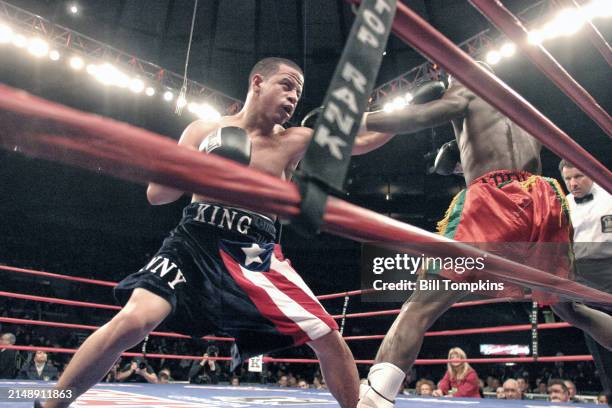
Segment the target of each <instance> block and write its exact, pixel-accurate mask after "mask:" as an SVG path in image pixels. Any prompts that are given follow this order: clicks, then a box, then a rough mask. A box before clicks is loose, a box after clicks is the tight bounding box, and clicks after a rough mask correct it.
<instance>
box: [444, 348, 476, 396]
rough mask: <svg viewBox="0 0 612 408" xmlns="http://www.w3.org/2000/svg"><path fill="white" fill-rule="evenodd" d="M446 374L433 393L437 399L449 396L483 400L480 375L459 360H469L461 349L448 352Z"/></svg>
mask: <svg viewBox="0 0 612 408" xmlns="http://www.w3.org/2000/svg"><path fill="white" fill-rule="evenodd" d="M448 359H449V360H450V361H449V362H448V364H447V369H446V374H444V377H443V378H442V380H440V382H439V383H438V389H437V390H435V391H434V392H433V395H434V396H435V397H441V396H443V395H449V396H454V397H470V398H481V396H480V392H479V391H480V387H479V382H478V374H476V371H475V370H474V369H473V368H472V367H471V366H470V365H469V364H468V363H466V362H461V361H459V360H465V359H467V356H466V355H465V352H464V351H463V350H462V349H460V348H459V347H454V348H452V349H450V350H449V351H448Z"/></svg>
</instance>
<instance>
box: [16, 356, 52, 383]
mask: <svg viewBox="0 0 612 408" xmlns="http://www.w3.org/2000/svg"><path fill="white" fill-rule="evenodd" d="M47 359H48V356H47V353H46V352H45V351H42V350H36V353H35V354H34V359H33V360H32V361H31V362H30V363H29V364H27V365H25V367H22V369H21V373H20V375H19V376H20V378H23V379H27V380H42V381H53V380H57V379H58V373H57V368H55V366H54V365H53V364H50V363H47Z"/></svg>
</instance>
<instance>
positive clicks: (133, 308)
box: [45, 58, 376, 408]
mask: <svg viewBox="0 0 612 408" xmlns="http://www.w3.org/2000/svg"><path fill="white" fill-rule="evenodd" d="M303 83H304V79H303V73H302V71H301V69H300V68H299V67H298V66H297V65H296V64H295V63H293V62H292V61H289V60H285V59H280V58H266V59H264V60H262V61H260V62H258V63H257V64H256V65H255V66H254V68H253V70H252V71H251V74H250V76H249V91H248V94H247V98H246V102H245V105H244V108H243V109H242V110H241V111H240V112H238V113H237V114H235V115H233V116H227V117H223V118H221V119H219V120H217V121H204V120H198V121H196V122H194V123H192V124H191V125H189V126H188V127H187V128H186V130H185V131H184V132H183V134H182V136H181V138H180V140H179V145H181V146H184V147H186V148H189V149H194V150H206V151H207V152H209V151H212V152H214V153H217V151H219V152H220V154H221V155H225V156H227V157H231V158H233V159H235V160H238V161H241V162H243V163H244V164H248V165H249V166H250V167H252V168H254V169H257V170H260V171H263V172H266V173H268V174H271V175H273V176H276V177H280V178H281V179H288V178H289V177H290V175H291V173H292V172H293V170H294V169H295V167H296V166H297V163H298V162H299V160H300V159H301V158H302V156H303V155H304V153H305V150H306V148H307V147H308V144H309V143H310V139H311V137H312V130H311V129H308V128H303V127H296V128H289V129H284V128H283V127H282V124H283V123H285V122H287V121H288V120H289V118H291V116H292V115H293V113H294V111H295V108H296V105H297V103H298V101H299V99H300V95H301V92H302V87H303ZM374 139H376V138H372V140H374ZM372 148H373V146H368V143H367V142H364V143H359V144H358V145H357V146H356V147H355V149H354V153H356V154H357V153H363V152H366V151H368V150H371V149H372ZM202 176H204V177H205V176H206V175H202ZM182 194H183V192H182V191H179V190H176V189H173V188H170V187H167V186H162V185H159V184H155V183H151V184H150V185H149V187H148V189H147V198H148V200H149V202H150V203H151V204H154V205H159V204H166V203H170V202H173V201H175V200H177V199H178V198H179V197H181V195H182ZM275 233H276V231H275V228H274V215H273V214H257V213H254V212H251V211H246V210H243V209H240V208H235V207H232V206H231V205H228V204H226V203H220V202H213V201H212V200H210V199H208V198H207V197H203V196H200V195H196V194H194V195H193V198H192V203H191V204H190V205H189V206H187V207H186V208H185V210H184V212H183V218H182V220H181V221H180V223H179V225H178V226H177V227H176V228H175V229H174V230H173V231H172V232H171V234H170V236H169V237H168V238H166V240H165V241H164V244H163V245H162V248H161V249H160V250H159V251H158V253H157V254H156V255H155V256H154V257H153V259H152V260H151V261H150V262H149V263H148V264H147V265H146V266H145V267H144V268H143V269H141V270H140V271H139V272H137V273H135V274H132V275H130V276H128V277H127V278H125V279H124V280H123V281H122V282H120V283H119V285H118V286H117V287H116V289H115V295H116V297H117V299H118V300H119V301H120V302H121V303H123V304H124V305H125V306H124V307H123V309H122V310H121V311H120V312H119V313H118V314H117V315H116V316H115V317H114V318H113V319H112V320H111V321H109V322H108V323H107V324H105V325H104V326H102V327H101V328H100V329H98V330H97V331H96V332H94V333H93V334H92V335H91V336H90V337H89V338H88V339H87V340H86V341H85V342H84V343H83V344H82V346H81V347H80V348H79V350H78V351H77V353H76V354H75V355H74V357H73V359H72V361H71V363H70V364H69V365H68V367H67V368H66V370H65V371H64V373H63V375H62V377H61V378H60V380H59V382H58V384H57V386H56V388H58V389H72V390H73V392H72V395H73V397H74V398H73V399H76V397H78V396H79V395H81V394H82V393H84V392H85V391H86V390H87V389H89V388H90V387H91V386H93V385H94V384H95V383H96V382H98V381H99V380H100V379H101V378H102V377H103V376H104V374H106V372H107V371H108V370H109V369H110V368H111V366H112V364H113V363H114V362H115V361H116V360H117V358H118V357H119V355H120V354H121V353H122V352H123V351H124V350H126V349H129V348H131V347H133V346H135V345H136V344H138V343H139V342H141V341H142V340H143V339H144V337H145V336H146V335H147V334H148V333H150V332H151V331H152V330H153V329H154V328H155V327H157V326H158V325H159V324H160V323H161V322H162V321H164V320H165V321H166V322H167V324H168V325H169V327H170V328H172V329H173V330H175V331H178V332H181V333H186V334H190V335H193V336H202V335H205V334H210V333H218V334H226V335H230V336H233V337H235V338H236V346H237V347H238V351H239V353H241V355H242V357H247V356H250V355H256V354H261V353H264V352H269V351H272V350H277V349H280V348H284V347H289V346H292V345H300V344H304V343H307V344H308V345H309V346H310V347H312V348H313V350H314V351H315V353H316V354H317V357H318V358H319V360H320V364H321V369H322V372H323V374H324V376H325V380H326V383H327V385H328V387H329V389H330V391H331V392H332V394H333V395H334V397H335V398H336V399H337V400H338V402H339V403H340V405H341V406H342V407H355V406H356V404H357V398H358V387H359V378H358V373H357V369H356V366H355V361H354V359H353V355H352V353H351V351H350V350H349V348H348V346H347V345H346V343H345V342H344V340H343V339H342V337H341V336H340V334H339V333H338V330H337V329H338V326H337V325H336V323H335V321H334V320H333V319H332V318H331V316H330V315H329V314H327V312H325V310H324V309H323V307H322V306H321V305H320V304H319V302H318V301H317V300H316V298H315V296H314V295H313V294H312V292H311V291H310V290H309V289H308V287H307V286H306V284H305V283H304V282H303V281H302V279H301V278H300V276H299V275H298V274H297V273H296V272H295V271H294V270H293V269H292V268H291V265H290V263H289V262H288V261H287V260H285V259H284V258H283V255H282V253H281V250H280V247H279V246H278V245H275V244H274V238H275ZM69 403H70V401H69V400H62V401H59V400H47V401H46V403H45V407H47V408H50V407H65V406H68V405H69Z"/></svg>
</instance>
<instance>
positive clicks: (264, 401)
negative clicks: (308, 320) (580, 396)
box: [0, 381, 592, 408]
mask: <svg viewBox="0 0 612 408" xmlns="http://www.w3.org/2000/svg"><path fill="white" fill-rule="evenodd" d="M49 385H50V383H37V382H28V381H19V382H16V381H0V389H2V390H3V394H4V395H3V398H2V399H1V400H0V407H3V408H4V407H6V408H13V407H15V408H25V407H32V405H33V403H32V401H27V400H21V401H18V400H15V401H10V400H8V399H7V398H5V396H6V391H7V390H8V389H11V388H20V389H21V388H39V387H45V388H46V387H49ZM263 406H283V407H291V408H306V407H318V406H320V407H330V408H332V407H339V405H338V404H337V403H336V401H335V400H334V399H333V397H332V396H331V394H329V393H328V392H321V391H320V390H302V389H296V388H278V387H272V386H270V387H266V386H239V387H230V386H215V385H192V384H138V383H115V384H99V385H97V386H95V387H93V388H92V389H90V390H89V391H88V392H87V393H85V394H84V395H82V396H81V397H80V398H79V399H78V400H77V401H76V402H74V403H73V404H72V405H71V407H73V408H83V407H96V408H111V407H123V408H128V407H129V408H151V407H159V408H195V407H210V408H217V407H218V408H221V407H228V408H251V407H253V408H255V407H260V408H261V407H263ZM550 406H571V407H574V408H579V407H581V406H585V407H586V406H592V405H591V404H559V403H555V404H553V403H549V402H546V401H533V400H523V401H505V400H496V399H473V398H425V397H416V396H414V397H411V396H399V397H398V398H397V400H396V407H397V408H433V407H440V408H452V407H466V408H472V407H473V408H503V407H506V408H512V407H516V408H518V407H550Z"/></svg>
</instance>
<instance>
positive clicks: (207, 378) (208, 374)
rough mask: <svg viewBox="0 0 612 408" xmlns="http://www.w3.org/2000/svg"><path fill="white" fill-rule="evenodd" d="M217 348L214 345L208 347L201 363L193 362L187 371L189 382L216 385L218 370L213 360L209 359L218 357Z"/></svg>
mask: <svg viewBox="0 0 612 408" xmlns="http://www.w3.org/2000/svg"><path fill="white" fill-rule="evenodd" d="M218 356H219V348H218V347H217V346H215V345H211V346H208V348H207V349H206V353H204V355H203V356H202V357H204V358H203V359H202V360H201V361H198V360H194V361H193V363H192V364H191V368H190V369H189V374H188V377H189V382H190V383H194V384H218V383H219V374H220V369H219V367H218V365H217V363H216V361H215V360H210V359H209V357H218Z"/></svg>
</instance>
